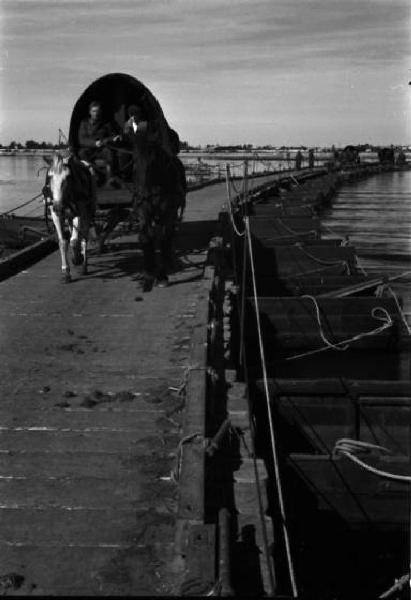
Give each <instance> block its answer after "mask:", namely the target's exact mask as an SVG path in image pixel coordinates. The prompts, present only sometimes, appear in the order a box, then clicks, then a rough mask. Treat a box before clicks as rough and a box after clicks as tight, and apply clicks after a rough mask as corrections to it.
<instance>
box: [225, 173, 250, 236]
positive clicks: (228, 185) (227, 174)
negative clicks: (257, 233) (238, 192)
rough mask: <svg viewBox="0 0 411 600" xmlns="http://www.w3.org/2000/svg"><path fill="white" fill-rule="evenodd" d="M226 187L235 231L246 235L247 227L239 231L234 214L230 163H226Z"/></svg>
mask: <svg viewBox="0 0 411 600" xmlns="http://www.w3.org/2000/svg"><path fill="white" fill-rule="evenodd" d="M226 187H227V199H228V202H227V204H228V214H229V215H230V221H231V224H232V226H233V229H234V231H235V232H236V234H237V235H238V236H239V237H242V236H243V235H245V229H244V230H243V231H239V230H238V229H237V227H236V224H235V222H234V215H233V206H232V201H231V188H230V165H228V164H227V165H226Z"/></svg>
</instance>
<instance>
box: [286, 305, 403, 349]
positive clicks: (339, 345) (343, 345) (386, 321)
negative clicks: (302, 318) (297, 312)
mask: <svg viewBox="0 0 411 600" xmlns="http://www.w3.org/2000/svg"><path fill="white" fill-rule="evenodd" d="M301 298H309V299H310V300H311V301H312V302H313V303H314V307H315V313H316V318H317V323H318V329H319V333H320V337H321V339H322V341H323V342H324V346H323V347H322V348H316V349H315V350H309V351H308V352H303V353H301V354H295V355H293V356H288V357H287V358H286V360H295V359H296V358H303V357H304V356H309V355H312V354H317V353H318V352H324V350H328V349H331V350H338V351H345V350H348V348H349V347H350V344H351V343H352V342H356V341H357V340H360V339H362V338H364V337H368V336H373V335H378V334H379V333H381V332H382V331H384V330H385V329H388V328H389V327H391V326H392V324H393V320H392V318H391V315H390V314H389V312H388V311H387V310H386V309H385V308H383V307H382V306H375V307H374V308H373V309H372V311H371V316H372V317H373V318H374V319H377V320H378V321H382V322H383V324H382V325H380V327H377V328H376V329H372V330H371V331H365V332H363V333H358V334H357V335H354V336H353V337H351V338H347V339H346V340H342V341H341V342H335V343H333V342H330V340H328V339H327V337H326V336H325V333H324V330H323V326H322V323H321V315H320V307H319V306H318V302H317V299H316V298H315V297H314V296H310V295H308V294H305V295H304V296H301ZM377 311H381V313H382V316H380V317H379V316H377Z"/></svg>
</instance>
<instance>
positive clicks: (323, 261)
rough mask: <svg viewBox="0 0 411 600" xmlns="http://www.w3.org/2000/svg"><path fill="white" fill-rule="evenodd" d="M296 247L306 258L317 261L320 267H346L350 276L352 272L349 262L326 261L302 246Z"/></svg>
mask: <svg viewBox="0 0 411 600" xmlns="http://www.w3.org/2000/svg"><path fill="white" fill-rule="evenodd" d="M296 247H297V248H298V249H299V250H301V252H302V253H303V254H305V255H306V256H308V257H309V258H311V259H312V260H313V261H315V262H316V263H318V264H319V265H327V266H330V267H331V266H336V265H345V266H346V268H347V271H348V274H349V272H350V265H349V264H348V262H347V261H346V260H336V261H329V260H324V259H321V258H318V257H317V256H315V255H314V254H311V252H308V250H306V249H305V248H303V247H302V246H301V245H299V244H296Z"/></svg>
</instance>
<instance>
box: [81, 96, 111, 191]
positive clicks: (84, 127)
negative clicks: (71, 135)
mask: <svg viewBox="0 0 411 600" xmlns="http://www.w3.org/2000/svg"><path fill="white" fill-rule="evenodd" d="M78 137H79V144H80V149H79V152H78V156H79V158H80V159H82V160H86V161H87V162H91V163H94V161H95V160H96V159H102V160H104V162H105V164H106V170H107V177H108V180H109V183H112V184H113V183H115V179H114V178H113V177H112V176H114V175H115V174H116V163H115V159H116V157H115V155H114V152H113V150H111V149H110V148H109V147H108V146H107V144H110V143H116V142H119V141H120V140H121V135H119V134H118V132H116V131H115V130H114V127H113V125H112V124H111V123H110V122H108V121H106V122H104V121H103V118H102V108H101V104H100V102H96V101H93V102H91V103H90V105H89V118H88V119H83V120H82V121H81V123H80V128H79V136H78Z"/></svg>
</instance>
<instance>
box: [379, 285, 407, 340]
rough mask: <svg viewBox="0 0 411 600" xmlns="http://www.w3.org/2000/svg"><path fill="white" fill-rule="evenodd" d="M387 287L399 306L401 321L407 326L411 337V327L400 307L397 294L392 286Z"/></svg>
mask: <svg viewBox="0 0 411 600" xmlns="http://www.w3.org/2000/svg"><path fill="white" fill-rule="evenodd" d="M385 287H386V289H387V291H388V292H389V293H390V294H391V296H392V297H393V298H394V301H395V304H396V305H397V308H398V312H399V313H400V317H401V320H402V322H403V323H404V325H405V328H406V330H407V333H408V335H411V327H410V326H409V324H408V321H407V319H406V317H405V314H404V311H403V310H402V308H401V306H400V302H399V300H398V296H397V294H396V293H395V292H394V290H393V289H392V287H391V286H389V285H387V286H385Z"/></svg>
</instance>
